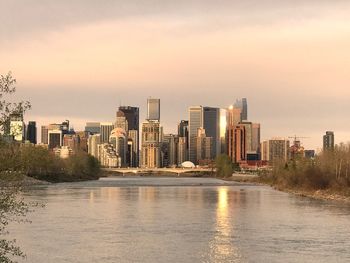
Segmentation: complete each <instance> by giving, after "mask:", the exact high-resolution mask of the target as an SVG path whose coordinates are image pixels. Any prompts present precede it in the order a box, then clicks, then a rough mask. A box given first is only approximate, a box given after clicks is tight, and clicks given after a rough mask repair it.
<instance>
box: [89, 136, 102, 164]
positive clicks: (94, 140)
mask: <svg viewBox="0 0 350 263" xmlns="http://www.w3.org/2000/svg"><path fill="white" fill-rule="evenodd" d="M100 137H101V135H100V134H93V135H90V136H89V139H88V153H89V154H90V155H92V156H94V157H95V158H98V145H99V144H100V143H101V141H100Z"/></svg>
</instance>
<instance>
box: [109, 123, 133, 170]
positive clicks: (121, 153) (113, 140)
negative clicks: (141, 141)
mask: <svg viewBox="0 0 350 263" xmlns="http://www.w3.org/2000/svg"><path fill="white" fill-rule="evenodd" d="M109 142H110V144H112V145H113V147H114V149H115V152H116V154H117V156H118V157H119V158H120V166H121V167H125V166H126V165H127V163H126V155H127V146H128V138H127V135H126V132H125V130H124V129H122V128H115V129H113V130H112V132H111V135H110V137H109Z"/></svg>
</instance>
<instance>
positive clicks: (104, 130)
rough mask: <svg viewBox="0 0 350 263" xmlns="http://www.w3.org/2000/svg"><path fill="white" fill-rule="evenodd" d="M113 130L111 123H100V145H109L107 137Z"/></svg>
mask: <svg viewBox="0 0 350 263" xmlns="http://www.w3.org/2000/svg"><path fill="white" fill-rule="evenodd" d="M113 129H114V124H113V123H112V122H102V123H100V135H101V143H109V136H110V135H111V132H112V130H113Z"/></svg>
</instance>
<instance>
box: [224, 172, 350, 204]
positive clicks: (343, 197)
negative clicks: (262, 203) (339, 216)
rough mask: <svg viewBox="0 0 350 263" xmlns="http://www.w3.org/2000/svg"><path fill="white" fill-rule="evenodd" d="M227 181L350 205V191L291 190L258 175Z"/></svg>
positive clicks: (235, 175) (230, 178)
mask: <svg viewBox="0 0 350 263" xmlns="http://www.w3.org/2000/svg"><path fill="white" fill-rule="evenodd" d="M223 180H225V181H235V182H241V183H252V184H256V185H267V186H270V187H272V188H274V189H275V190H277V191H281V192H286V193H290V194H293V195H297V196H301V197H308V198H312V199H317V200H327V201H338V202H345V203H349V204H350V189H349V190H348V191H347V192H344V191H339V190H336V189H303V188H291V187H286V186H280V185H275V184H273V183H272V182H271V181H269V180H267V179H264V178H261V177H259V176H256V175H242V174H234V175H233V176H232V177H229V178H224V179H223Z"/></svg>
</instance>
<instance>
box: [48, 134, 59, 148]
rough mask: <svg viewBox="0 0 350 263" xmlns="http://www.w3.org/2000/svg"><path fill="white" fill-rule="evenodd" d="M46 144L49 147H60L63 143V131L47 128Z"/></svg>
mask: <svg viewBox="0 0 350 263" xmlns="http://www.w3.org/2000/svg"><path fill="white" fill-rule="evenodd" d="M48 134H49V136H48V137H49V138H48V144H49V149H51V150H52V149H54V148H56V147H61V146H62V145H63V132H62V130H49V132H48Z"/></svg>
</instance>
